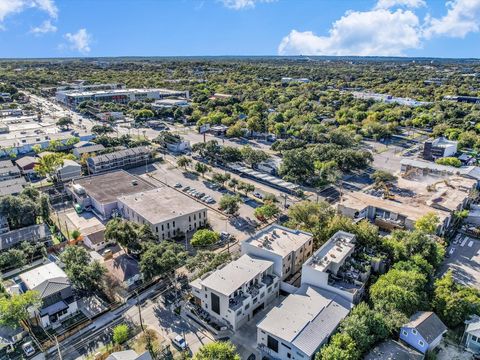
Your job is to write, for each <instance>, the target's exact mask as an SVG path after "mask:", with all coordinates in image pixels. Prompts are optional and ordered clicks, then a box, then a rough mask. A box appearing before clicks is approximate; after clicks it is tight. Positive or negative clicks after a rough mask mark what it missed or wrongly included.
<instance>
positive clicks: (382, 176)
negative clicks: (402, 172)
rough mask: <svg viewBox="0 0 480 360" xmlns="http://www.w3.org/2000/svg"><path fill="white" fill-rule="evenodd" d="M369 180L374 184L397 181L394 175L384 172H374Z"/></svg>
mask: <svg viewBox="0 0 480 360" xmlns="http://www.w3.org/2000/svg"><path fill="white" fill-rule="evenodd" d="M370 178H371V179H372V180H373V181H374V182H375V184H377V185H379V184H389V183H392V182H394V181H395V180H397V177H396V176H395V175H392V174H391V173H389V172H388V171H385V170H375V172H374V173H373V174H372V175H370Z"/></svg>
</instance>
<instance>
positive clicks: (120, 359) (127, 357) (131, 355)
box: [105, 350, 152, 360]
mask: <svg viewBox="0 0 480 360" xmlns="http://www.w3.org/2000/svg"><path fill="white" fill-rule="evenodd" d="M105 360H152V356H151V355H150V353H149V352H148V351H145V352H143V353H141V354H140V355H138V354H137V353H136V352H135V351H134V350H124V351H117V352H114V353H112V354H110V355H108V357H107V358H106V359H105Z"/></svg>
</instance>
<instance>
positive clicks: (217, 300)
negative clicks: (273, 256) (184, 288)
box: [190, 255, 280, 331]
mask: <svg viewBox="0 0 480 360" xmlns="http://www.w3.org/2000/svg"><path fill="white" fill-rule="evenodd" d="M273 267H274V264H273V262H272V261H269V260H264V259H258V258H255V257H253V256H250V255H242V256H241V257H240V258H239V259H238V260H235V261H232V262H231V263H229V264H227V265H225V266H223V267H221V268H219V269H217V270H215V271H213V272H211V273H208V274H206V275H204V276H203V277H202V278H200V279H196V280H195V281H193V282H192V283H191V284H190V285H191V287H192V295H193V296H194V297H195V302H196V304H197V305H198V306H201V308H202V309H203V310H205V311H206V312H207V313H208V314H209V315H210V316H211V317H212V318H214V319H216V320H217V321H218V322H219V323H221V324H224V325H226V326H227V327H228V328H230V329H231V330H233V331H235V330H237V329H238V328H239V327H240V326H242V325H243V324H245V323H246V322H248V321H250V319H252V317H253V316H254V315H255V314H256V313H258V312H259V311H261V310H262V309H264V308H265V306H266V305H267V304H269V303H271V302H272V301H273V300H274V299H275V298H276V297H278V295H279V291H280V285H279V284H280V279H279V278H278V276H276V275H275V272H274V270H273Z"/></svg>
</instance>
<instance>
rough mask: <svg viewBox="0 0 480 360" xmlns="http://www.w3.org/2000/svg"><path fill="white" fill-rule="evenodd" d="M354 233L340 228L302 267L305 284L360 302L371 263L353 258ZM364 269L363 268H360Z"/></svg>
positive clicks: (353, 301) (350, 300) (303, 282)
mask: <svg viewBox="0 0 480 360" xmlns="http://www.w3.org/2000/svg"><path fill="white" fill-rule="evenodd" d="M355 241H356V238H355V235H353V234H350V233H347V232H344V231H338V232H337V233H335V235H333V236H332V237H331V238H330V239H328V241H327V242H326V243H325V244H323V245H322V247H320V249H318V250H317V251H316V252H315V253H314V254H313V255H312V257H311V258H310V259H308V260H307V261H306V262H305V264H303V267H302V284H307V285H312V286H315V287H317V288H320V289H324V290H328V291H330V292H332V293H335V294H338V295H339V296H341V297H343V298H344V299H346V300H348V301H349V302H352V303H358V302H359V301H360V298H361V296H362V295H363V293H364V291H365V283H366V282H367V280H368V278H369V276H370V264H369V263H368V262H365V261H361V260H358V259H354V258H353V257H352V255H353V254H354V252H355ZM359 269H363V270H359Z"/></svg>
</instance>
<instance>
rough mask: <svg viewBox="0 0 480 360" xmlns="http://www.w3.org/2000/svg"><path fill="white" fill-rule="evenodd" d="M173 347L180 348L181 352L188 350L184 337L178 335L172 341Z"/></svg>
mask: <svg viewBox="0 0 480 360" xmlns="http://www.w3.org/2000/svg"><path fill="white" fill-rule="evenodd" d="M172 343H173V345H175V346H176V347H178V348H179V349H181V350H186V349H187V348H188V344H187V342H186V341H185V339H184V338H183V336H180V335H177V336H175V337H174V338H173V340H172Z"/></svg>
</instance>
